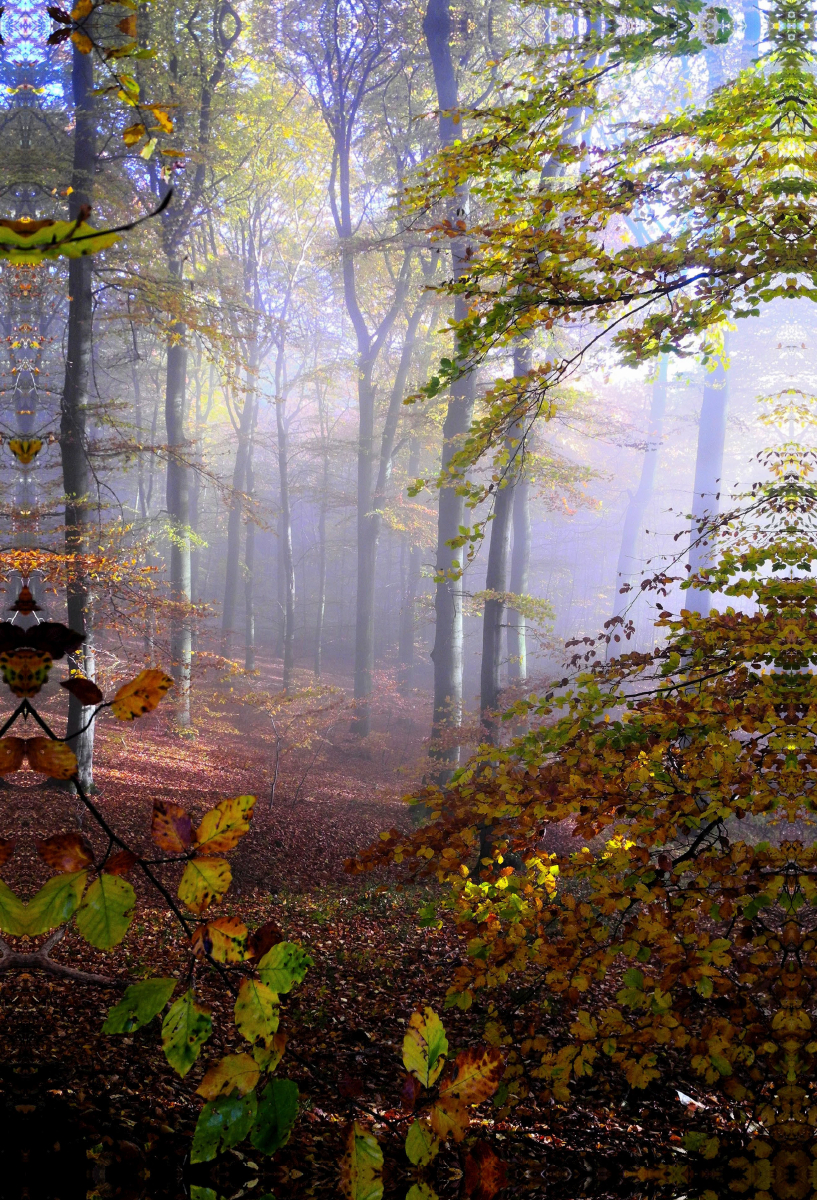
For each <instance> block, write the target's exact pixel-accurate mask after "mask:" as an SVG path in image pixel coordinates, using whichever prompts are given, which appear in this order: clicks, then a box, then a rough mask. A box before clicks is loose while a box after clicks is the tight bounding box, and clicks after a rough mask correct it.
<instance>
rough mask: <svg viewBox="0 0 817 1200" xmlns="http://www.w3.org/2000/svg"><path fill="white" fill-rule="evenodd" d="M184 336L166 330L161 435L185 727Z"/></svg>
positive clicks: (173, 630)
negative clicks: (165, 446) (165, 448)
mask: <svg viewBox="0 0 817 1200" xmlns="http://www.w3.org/2000/svg"><path fill="white" fill-rule="evenodd" d="M171 274H172V275H173V276H174V277H175V278H176V280H177V281H178V282H179V284H181V279H182V263H181V261H180V260H178V259H176V260H174V261H173V262H172V263H171ZM186 383H187V330H186V328H185V326H184V324H183V323H182V322H181V321H174V322H173V324H172V325H171V327H170V332H169V334H168V343H167V386H166V389H165V429H166V433H167V442H168V461H167V490H166V504H167V517H168V522H169V525H170V595H171V600H172V601H173V609H172V613H171V618H170V660H171V664H170V665H171V671H172V674H173V678H174V679H175V681H176V686H177V688H178V704H177V709H176V718H177V720H178V722H179V724H180V725H182V726H186V725H189V724H190V669H191V663H192V630H191V622H190V601H191V594H190V479H189V470H188V467H187V463H186V453H187V439H186V436H185V435H186V423H187V393H186Z"/></svg>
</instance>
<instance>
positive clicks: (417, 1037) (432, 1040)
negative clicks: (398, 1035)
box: [403, 1008, 448, 1087]
mask: <svg viewBox="0 0 817 1200" xmlns="http://www.w3.org/2000/svg"><path fill="white" fill-rule="evenodd" d="M447 1057H448V1040H447V1038H446V1036H445V1030H444V1029H443V1023H442V1021H441V1020H440V1018H439V1017H438V1016H437V1014H436V1013H435V1012H434V1010H433V1009H432V1008H426V1009H425V1010H424V1011H423V1012H414V1013H412V1014H411V1017H410V1019H409V1027H408V1032H407V1033H406V1036H405V1037H404V1038H403V1066H404V1067H405V1068H406V1070H407V1071H410V1072H411V1074H412V1075H414V1076H415V1077H416V1078H417V1079H419V1080H420V1083H421V1084H422V1085H423V1087H431V1085H432V1084H433V1083H436V1081H437V1079H438V1078H439V1076H440V1073H441V1071H442V1069H443V1067H444V1066H445V1061H446V1058H447Z"/></svg>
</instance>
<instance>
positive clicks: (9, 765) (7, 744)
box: [0, 737, 26, 775]
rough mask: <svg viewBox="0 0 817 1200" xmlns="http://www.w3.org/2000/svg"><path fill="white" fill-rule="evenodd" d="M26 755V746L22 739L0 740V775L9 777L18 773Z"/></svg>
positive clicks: (5, 738)
mask: <svg viewBox="0 0 817 1200" xmlns="http://www.w3.org/2000/svg"><path fill="white" fill-rule="evenodd" d="M25 755H26V744H25V740H24V739H23V738H19V737H4V738H0V775H10V774H11V772H12V771H19V770H20V767H21V766H22V765H23V759H24V758H25Z"/></svg>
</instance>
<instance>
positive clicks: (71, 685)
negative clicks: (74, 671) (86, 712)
mask: <svg viewBox="0 0 817 1200" xmlns="http://www.w3.org/2000/svg"><path fill="white" fill-rule="evenodd" d="M60 687H63V688H65V690H66V692H70V693H71V695H72V696H76V698H77V700H79V702H80V704H84V705H86V706H90V705H91V704H99V703H101V701H103V700H104V699H105V697H104V696H103V694H102V692H101V691H100V689H99V688H98V687H97V686H96V684H95V683H94V682H93V681H92V680H90V679H85V678H84V677H83V676H82V675H72V676H71V678H70V679H63V681H62V683H61V684H60Z"/></svg>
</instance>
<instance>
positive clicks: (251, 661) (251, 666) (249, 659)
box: [244, 449, 255, 671]
mask: <svg viewBox="0 0 817 1200" xmlns="http://www.w3.org/2000/svg"><path fill="white" fill-rule="evenodd" d="M254 494H255V472H254V471H253V465H252V449H251V450H250V456H249V460H248V462H247V495H248V496H249V498H250V500H252V499H253V497H254ZM246 524H247V536H246V541H245V548H244V668H245V670H247V671H254V670H255V595H254V588H255V519H254V517H253V515H252V513H250V514H248V516H247V522H246Z"/></svg>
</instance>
